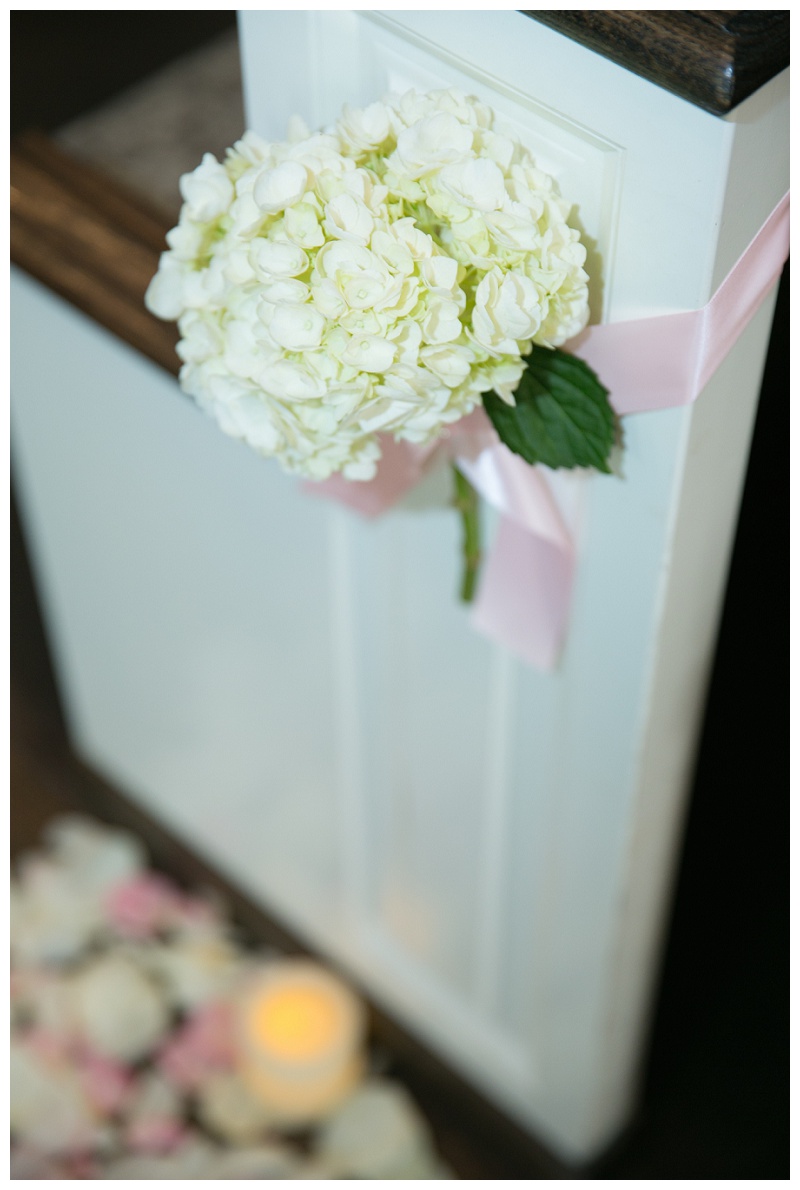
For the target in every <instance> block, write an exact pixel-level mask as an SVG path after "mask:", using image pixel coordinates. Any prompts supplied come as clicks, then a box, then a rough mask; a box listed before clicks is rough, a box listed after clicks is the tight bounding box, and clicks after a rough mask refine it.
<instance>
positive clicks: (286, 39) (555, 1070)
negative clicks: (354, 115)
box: [12, 10, 787, 1159]
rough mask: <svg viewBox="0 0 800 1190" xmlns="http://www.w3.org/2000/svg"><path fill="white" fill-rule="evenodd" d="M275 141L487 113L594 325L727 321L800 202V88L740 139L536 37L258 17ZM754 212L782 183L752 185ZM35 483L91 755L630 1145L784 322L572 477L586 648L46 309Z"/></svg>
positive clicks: (337, 19) (243, 880)
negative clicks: (497, 624)
mask: <svg viewBox="0 0 800 1190" xmlns="http://www.w3.org/2000/svg"><path fill="white" fill-rule="evenodd" d="M240 32H241V37H242V46H243V63H244V72H245V92H246V95H245V98H246V103H247V108H248V118H249V123H250V125H251V126H252V127H254V128H256V129H257V130H258V131H259V132H261V133H262V134H265V135H268V136H277V137H282V136H283V135H284V132H285V128H286V121H287V119H288V117H289V116H290V115H292V114H294V113H295V112H298V113H300V114H301V115H303V116H304V117H305V118H306V120H307V121H308V122H309V124H310V125H311V126H315V125H320V124H324V123H326V122H328V121H330V120H331V119H333V118H334V117H335V115H336V114H337V113H338V111H339V109H340V107H341V104H342V103H343V102H345V101H348V102H350V103H356V104H365V103H368V102H370V101H372V100H373V99H375V98H376V97H378V96H380V95H381V94H383V93H384V92H386V91H388V90H404V89H406V88H408V87H412V86H413V87H417V88H418V89H429V88H431V87H438V86H451V85H452V86H457V87H460V88H462V89H464V90H466V91H468V92H470V93H473V94H476V95H478V96H479V97H480V98H481V99H483V100H485V101H487V102H488V103H490V104H491V105H492V106H493V107H494V108H495V110H496V112H497V113H498V114H499V115H500V116H501V117H502V118H503V119H504V120H505V121H506V122H507V123H509V124H510V125H512V126H513V127H514V128H515V129H516V130H517V132H518V134H519V135H520V136H521V137H522V138H524V139H525V140H526V141H527V142H528V143H529V145H530V147H531V148H532V149H533V151H534V153H535V155H536V156H537V158H538V160H539V161H540V163H541V164H542V166H543V167H544V168H545V169H547V170H548V171H550V172H551V173H553V174H554V175H555V176H556V177H557V178H558V180H559V182H560V184H561V187H562V190H563V192H564V193H565V194H567V195H569V196H570V198H574V199H575V201H576V202H577V204H578V214H579V218H580V223H581V225H582V228H583V230H584V231H585V233H586V236H587V239H588V242H589V243H590V244H591V245H592V252H591V255H590V269H591V272H592V275H593V278H594V289H593V295H592V300H593V317H594V320H595V321H600V320H603V321H618V320H622V319H627V318H635V317H642V316H647V315H650V314H656V313H663V312H670V311H674V310H688V309H694V308H697V307H699V306H701V305H703V304H704V303H705V302H706V301H707V300H708V298H709V297H710V296H711V294H712V293H713V291H714V289H715V287H716V285H717V284H718V283H719V282H720V281H721V280H722V278H723V277H724V275H725V273H726V272H727V270H728V268H729V267H730V265H731V264H732V263H733V262H734V260H735V259H736V257H737V256H738V254H739V253H740V252H741V250H742V249H743V248H744V246H745V245H746V243H747V242H748V240H749V239H750V238H751V236H752V234H753V233H754V232H755V230H756V229H757V227H758V226H759V225H760V224H761V222H762V221H763V219H764V218H765V217H766V215H767V214H768V213H769V211H770V210H771V209H772V207H773V206H774V205H775V203H776V202H777V200H778V199H779V198H780V197H781V195H782V193H783V191H784V190H785V189H786V176H785V170H786V166H785V153H784V151H783V150H784V146H785V143H786V101H787V100H786V97H787V87H786V80H785V78H783V77H779V78H778V79H775V80H773V82H772V83H770V84H768V85H767V86H766V87H764V88H762V90H761V91H759V92H758V93H756V94H755V95H754V96H753V97H752V98H751V99H749V100H748V101H747V102H745V103H744V104H742V105H741V106H740V107H739V108H737V109H736V110H735V111H734V112H733V114H732V115H731V116H730V117H728V118H725V119H720V118H718V117H714V116H711V115H709V114H707V113H705V112H703V111H701V110H699V109H698V108H696V107H694V106H692V105H691V104H689V103H687V102H685V101H684V100H681V99H678V98H677V97H675V96H673V95H671V94H668V93H667V92H666V91H663V90H661V89H659V88H657V87H655V86H653V85H651V84H649V83H647V82H646V81H644V80H643V79H640V78H638V77H636V76H634V75H632V74H630V73H629V72H627V71H625V70H622V69H621V68H619V67H616V66H615V65H613V64H612V63H610V62H608V61H607V60H605V59H603V58H601V57H599V56H598V55H596V54H594V53H592V52H590V51H588V50H585V49H582V48H580V47H578V46H577V45H575V44H574V43H572V42H571V41H569V40H568V39H567V38H565V37H564V36H562V35H560V34H558V33H555V32H554V31H552V30H550V29H547V28H545V27H543V26H541V25H539V24H537V23H536V22H535V21H533V20H531V19H529V18H527V17H525V16H523V15H522V14H520V13H516V12H503V11H498V12H461V13H458V14H453V13H449V12H391V13H366V12H357V13H356V12H327V11H326V12H306V11H296V12H295V11H292V12H288V11H287V12H269V11H255V10H250V11H247V12H245V13H243V14H242V16H241V24H240ZM754 177H755V178H758V186H754V185H753V178H754ZM13 312H14V327H13V334H14V337H15V363H14V373H13V380H12V383H13V392H14V432H15V460H16V463H17V466H18V470H19V473H20V480H21V486H22V497H23V506H24V511H25V515H26V519H27V522H28V525H29V529H30V532H31V535H32V541H33V546H34V551H35V556H36V562H37V566H38V570H39V575H40V579H41V583H42V587H43V593H44V597H45V602H46V606H47V611H48V616H49V622H50V626H51V631H52V633H53V639H54V644H55V648H56V652H57V659H58V662H59V670H60V676H61V681H62V684H63V688H64V692H65V696H66V700H67V704H68V711H69V716H70V723H71V728H72V731H73V734H74V738H75V741H76V746H77V747H78V748H79V750H80V751H81V752H82V753H83V754H84V756H85V757H86V758H87V759H88V760H89V761H90V762H91V763H92V764H94V765H95V766H96V767H98V768H99V769H101V770H102V771H103V772H104V773H106V774H107V775H108V776H109V777H110V778H111V779H112V780H114V781H116V782H117V783H119V784H120V785H121V786H122V787H123V788H125V789H126V790H128V791H129V792H130V793H131V794H132V795H133V796H135V797H137V798H139V799H140V800H141V802H142V803H143V804H145V805H146V806H147V807H148V808H149V809H151V810H152V811H153V812H154V813H156V814H157V815H159V816H161V817H162V818H163V819H165V820H166V821H167V822H168V823H169V824H170V825H172V826H173V827H175V828H177V829H178V830H180V831H181V832H183V833H184V834H185V836H186V837H187V839H188V841H189V842H190V843H191V844H193V845H194V846H195V847H197V848H199V849H200V850H201V851H202V852H203V853H205V854H206V855H207V856H208V857H210V858H211V859H212V861H214V862H216V863H217V864H218V865H219V866H220V867H221V868H222V869H223V870H224V871H226V872H227V873H228V874H229V876H230V877H231V878H232V879H234V880H236V881H237V882H239V883H240V884H241V885H243V886H244V887H245V888H246V889H247V890H248V891H249V892H250V893H251V894H252V895H253V896H254V897H256V898H258V899H260V900H262V901H263V903H264V904H265V905H266V906H267V907H269V908H271V909H272V910H273V911H276V912H277V913H278V914H280V915H281V916H282V917H284V918H285V919H286V920H287V922H289V923H291V924H292V925H293V926H294V928H295V929H297V930H299V931H301V932H302V933H304V934H305V935H306V936H307V937H308V939H309V940H310V941H311V942H312V943H313V944H315V945H316V946H318V947H319V948H320V949H321V950H322V951H323V952H326V953H328V954H330V955H331V956H332V957H334V958H335V959H337V960H338V961H339V962H341V963H342V964H343V965H345V967H347V968H348V969H349V970H351V971H352V972H353V973H354V975H356V976H357V977H358V978H359V979H360V980H361V981H363V983H364V984H365V985H366V986H367V987H368V988H369V989H370V992H371V993H372V994H373V995H374V997H375V998H376V999H378V1000H380V1001H382V1002H383V1003H384V1004H385V1005H386V1007H387V1008H388V1009H390V1010H391V1011H393V1012H395V1013H396V1014H397V1015H398V1016H399V1017H401V1018H402V1019H403V1020H405V1021H406V1023H407V1024H408V1025H409V1026H410V1027H411V1028H413V1029H414V1030H415V1031H417V1032H418V1033H419V1035H420V1036H421V1037H422V1038H423V1039H424V1040H426V1041H427V1042H428V1043H429V1044H430V1045H431V1046H433V1047H434V1048H435V1049H436V1050H438V1051H439V1052H440V1053H441V1054H442V1055H443V1056H444V1057H445V1058H446V1059H447V1060H449V1061H450V1062H451V1063H452V1064H453V1065H454V1066H455V1067H457V1068H458V1069H460V1070H461V1071H462V1072H463V1073H465V1074H466V1075H467V1076H468V1077H469V1078H471V1079H472V1080H473V1081H474V1082H475V1084H476V1085H477V1086H478V1087H479V1088H480V1089H481V1090H483V1091H484V1093H486V1094H487V1095H489V1096H490V1097H491V1098H493V1099H494V1100H495V1101H496V1102H497V1103H498V1104H499V1105H500V1106H502V1107H503V1108H504V1109H505V1110H506V1111H508V1112H509V1113H510V1114H511V1115H513V1116H514V1117H515V1118H516V1119H517V1120H519V1121H520V1122H521V1123H522V1124H523V1125H524V1126H526V1127H527V1128H529V1129H531V1130H532V1131H534V1132H535V1133H536V1134H537V1135H538V1136H540V1137H541V1138H542V1139H543V1140H545V1141H546V1142H547V1143H549V1144H550V1145H552V1146H553V1147H554V1148H555V1149H556V1150H557V1151H559V1152H560V1153H562V1154H563V1155H564V1156H566V1157H568V1158H571V1159H583V1158H587V1157H591V1156H592V1155H594V1154H595V1153H596V1152H597V1151H598V1150H599V1149H600V1148H601V1147H602V1146H603V1145H604V1144H606V1143H607V1142H608V1141H609V1140H610V1139H612V1138H613V1135H614V1134H615V1132H616V1131H617V1130H618V1129H619V1128H620V1127H621V1126H622V1125H623V1124H624V1122H625V1120H626V1118H627V1115H628V1113H629V1111H630V1108H631V1104H632V1099H633V1096H634V1092H635V1074H636V1068H637V1063H638V1060H639V1057H640V1050H641V1040H642V1031H643V1027H644V1022H645V1019H646V1011H647V1006H648V1003H649V999H650V993H651V984H652V979H653V975H654V970H655V966H654V964H655V961H656V958H657V951H658V940H659V931H660V926H661V922H662V919H663V915H664V912H665V908H666V904H667V901H666V897H667V891H668V886H669V879H670V873H671V871H672V867H673V863H674V857H675V851H676V843H677V839H678V834H679V828H680V821H681V814H682V803H683V798H684V794H685V789H686V784H687V779H688V776H689V773H690V766H691V759H692V748H693V743H694V739H695V735H696V731H697V728H698V725H699V717H700V713H701V710H702V703H703V696H704V686H705V680H706V676H707V672H708V666H709V662H710V657H711V652H712V647H713V640H714V630H715V626H716V619H717V616H718V612H719V607H720V602H721V595H722V590H723V586H724V580H725V572H726V566H727V560H728V555H729V549H730V543H731V536H732V531H733V526H734V524H735V517H736V511H737V504H738V498H739V492H740V487H741V482H742V478H743V474H744V466H745V461H746V454H747V448H748V442H749V435H750V430H751V425H752V419H753V414H754V408H755V401H756V397H757V392H758V384H759V377H760V372H761V367H762V363H763V356H764V350H765V345H766V340H767V336H768V332H769V326H770V319H771V302H770V301H767V302H766V303H765V304H764V306H763V307H762V309H761V310H760V312H759V313H758V315H757V316H756V317H755V319H754V320H753V322H752V323H751V324H750V326H749V328H748V330H747V331H746V332H745V334H744V335H743V337H742V338H741V339H740V340H739V342H738V344H737V346H736V347H735V349H734V351H733V352H732V353H731V355H730V356H729V357H728V359H727V360H726V361H725V363H724V364H723V365H722V367H721V368H720V370H719V371H718V373H717V374H716V376H715V377H714V378H713V380H712V381H711V383H710V384H709V385H708V387H707V389H706V391H705V392H704V393H703V394H702V396H701V399H700V400H699V401H698V403H697V404H696V405H695V406H694V407H692V408H687V409H682V410H672V411H666V412H662V413H654V414H647V415H641V416H639V417H636V418H629V419H628V420H627V422H626V425H625V476H624V479H620V478H616V477H602V476H592V477H582V478H580V479H577V480H572V479H571V480H569V481H568V483H567V489H568V490H565V491H566V494H567V495H568V497H569V499H570V501H571V505H572V514H573V519H574V525H575V528H576V532H577V534H578V542H579V564H578V575H577V582H576V590H575V597H574V604H573V609H572V617H571V622H570V628H569V638H568V643H567V648H566V651H565V655H564V657H563V659H562V662H561V664H560V666H559V668H558V670H557V672H555V673H552V674H542V673H538V672H536V671H534V670H532V669H530V668H529V667H527V666H525V665H524V664H523V663H521V662H519V661H517V660H515V659H514V658H512V657H511V656H509V655H508V654H507V653H506V652H504V651H503V650H502V649H500V648H499V647H497V646H494V645H492V644H490V643H489V642H488V641H487V640H486V639H484V638H483V637H481V636H479V635H477V634H476V633H474V632H473V631H472V629H471V628H470V626H469V622H468V619H467V617H466V616H465V614H464V611H463V608H462V607H461V606H460V605H459V603H458V602H457V599H456V597H455V592H456V586H457V573H456V556H457V532H458V529H457V525H456V523H455V518H454V516H453V514H452V513H451V512H450V511H449V510H447V509H446V508H444V507H443V506H442V496H441V492H440V491H437V490H436V484H435V483H433V484H432V485H431V488H430V489H429V491H428V492H427V493H426V498H425V499H418V500H417V501H416V503H417V505H427V507H416V508H415V507H404V508H402V509H398V510H396V511H393V512H392V513H390V514H389V515H387V516H386V517H384V518H383V519H382V520H380V521H379V522H377V523H370V524H367V523H365V522H362V521H361V520H359V519H358V517H357V516H355V515H354V514H351V513H348V512H347V511H345V510H343V509H341V508H337V507H333V506H331V505H328V504H325V503H323V502H322V501H320V500H317V499H313V498H311V497H309V496H308V495H307V494H305V493H304V492H303V491H302V490H301V489H300V488H299V486H298V485H297V484H296V483H295V482H294V481H293V480H292V479H290V478H289V477H287V476H285V475H284V474H282V473H281V472H280V470H279V469H278V468H277V466H273V465H271V464H269V463H266V462H264V461H262V460H259V459H258V458H256V457H255V456H254V455H252V454H250V453H249V452H248V451H247V450H246V449H245V448H243V447H241V446H239V445H238V444H235V443H233V442H231V441H230V440H228V439H226V438H224V437H223V436H222V435H220V434H219V433H218V432H217V431H216V429H215V428H214V427H213V425H212V424H211V422H210V421H209V420H207V419H205V418H204V417H203V416H202V415H201V414H200V413H198V412H197V411H196V409H195V408H194V407H193V406H192V405H191V403H190V402H188V401H187V400H186V399H185V398H183V397H182V396H181V395H180V394H179V392H178V390H177V386H176V384H175V382H174V381H172V380H171V379H170V378H169V377H167V376H165V375H164V374H163V373H161V372H160V371H159V370H158V369H157V368H155V367H154V366H153V365H151V364H149V363H148V362H147V361H145V360H143V359H141V358H139V357H137V356H136V354H135V353H134V352H132V351H130V350H129V349H128V348H126V347H124V346H123V345H121V344H120V343H118V342H117V341H116V340H114V339H113V338H112V337H111V336H110V335H108V334H107V333H106V332H104V331H102V330H100V329H99V328H97V327H96V326H95V325H93V324H92V323H91V322H90V321H89V320H87V319H85V318H84V317H83V316H82V315H80V314H78V313H76V312H75V311H73V310H72V309H70V308H68V307H67V306H65V305H64V304H63V303H61V302H60V301H59V300H58V299H56V298H54V297H53V296H52V295H50V294H48V293H46V292H45V291H44V290H42V289H41V288H40V287H39V286H38V285H36V284H35V283H34V282H32V281H30V280H28V279H27V278H25V277H23V276H16V277H15V279H14V306H13Z"/></svg>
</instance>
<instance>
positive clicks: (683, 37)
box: [525, 9, 789, 116]
mask: <svg viewBox="0 0 800 1190" xmlns="http://www.w3.org/2000/svg"><path fill="white" fill-rule="evenodd" d="M525 16H529V17H532V18H533V19H534V20H536V21H541V23H542V24H544V25H549V26H550V27H551V28H553V29H557V30H558V31H559V33H564V34H566V36H567V37H571V38H572V39H573V41H579V42H580V43H581V45H585V46H588V47H589V49H592V50H596V51H597V53H598V54H602V55H603V56H604V57H606V58H610V59H611V60H612V62H617V63H618V64H619V65H620V66H624V67H625V68H626V69H627V70H632V71H633V72H634V74H640V75H642V77H643V78H646V79H649V80H650V82H652V83H657V84H658V86H660V87H665V88H666V89H667V90H668V91H673V92H674V93H675V94H676V95H680V96H681V98H683V99H688V100H689V102H690V103H694V104H696V105H697V106H698V107H702V108H704V109H705V110H706V111H709V112H713V113H714V114H715V115H719V116H721V115H724V114H725V113H726V112H729V111H731V109H732V108H734V107H735V106H736V105H737V104H738V103H741V102H742V100H743V99H746V98H747V97H748V95H752V93H753V92H754V91H756V90H758V88H759V87H761V86H763V84H764V83H766V82H768V81H769V80H770V79H771V78H773V77H774V75H776V74H778V73H779V71H781V70H783V69H784V67H786V66H788V65H789V11H788V9H766V10H765V9H761V10H757V11H756V10H749V11H734V10H731V9H718V10H703V11H699V10H695V11H690V12H679V11H676V10H668V11H652V10H647V11H644V12H640V11H628V10H626V9H613V10H608V11H596V10H594V9H580V10H572V11H567V12H563V11H559V10H557V9H537V10H535V11H526V12H525Z"/></svg>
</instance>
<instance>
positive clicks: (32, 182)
mask: <svg viewBox="0 0 800 1190" xmlns="http://www.w3.org/2000/svg"><path fill="white" fill-rule="evenodd" d="M10 173H11V260H12V262H13V263H14V264H16V265H19V267H20V268H22V269H24V270H25V271H26V272H27V273H30V275H31V276H32V277H35V278H36V280H37V281H41V282H42V284H43V285H46V286H47V287H48V288H49V289H52V290H54V292H55V293H58V294H59V295H60V296H61V297H63V298H66V300H67V301H68V302H71V303H72V304H73V305H74V306H77V307H78V309H80V310H83V312H84V313H85V314H88V315H89V316H90V317H91V318H94V319H95V321H97V322H99V323H100V324H101V325H102V326H104V327H106V328H107V329H108V330H110V331H113V332H114V334H116V335H118V336H119V337H120V338H121V339H124V340H125V342H126V343H129V344H130V345H131V346H132V347H134V348H136V350H137V351H141V352H142V353H143V354H144V355H146V356H148V358H149V359H152V360H154V361H155V363H157V364H160V365H161V366H162V367H163V368H166V369H167V371H169V372H172V373H173V374H175V375H177V372H178V368H179V366H180V361H179V359H178V357H177V355H176V354H175V344H176V343H177V341H178V333H177V329H176V327H175V326H174V325H173V324H172V323H165V322H161V321H160V320H159V319H157V318H154V317H153V315H152V314H150V313H149V312H148V311H147V310H146V309H145V306H144V293H145V290H146V289H147V286H148V284H149V282H150V278H151V277H152V276H153V274H154V273H155V271H156V268H157V266H158V258H159V255H160V253H161V252H162V251H163V250H164V249H165V248H166V243H165V240H164V237H165V235H166V233H167V231H168V221H167V219H166V218H165V217H164V216H163V215H161V214H160V213H159V212H156V211H152V210H149V209H148V207H147V204H146V203H145V202H144V201H143V200H140V199H139V198H134V197H133V196H131V195H130V194H128V193H127V192H126V191H125V190H124V189H123V188H122V187H120V186H119V185H117V184H116V183H115V182H113V181H111V180H110V179H109V178H107V177H105V175H103V174H100V173H97V172H96V171H94V170H92V169H90V168H89V167H87V166H84V165H83V164H81V163H78V162H76V161H75V160H74V159H72V158H71V157H69V156H68V155H67V154H65V153H62V152H61V150H59V149H58V148H57V147H56V146H55V145H54V144H53V143H52V141H50V140H49V139H48V138H47V137H46V136H44V135H42V134H40V133H35V132H32V133H25V134H24V135H23V136H21V137H19V138H17V139H16V140H15V141H14V142H13V143H12V148H11V170H10Z"/></svg>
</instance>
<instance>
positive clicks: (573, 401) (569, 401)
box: [483, 346, 616, 472]
mask: <svg viewBox="0 0 800 1190" xmlns="http://www.w3.org/2000/svg"><path fill="white" fill-rule="evenodd" d="M525 365H526V366H525V371H524V372H523V373H522V379H521V380H520V382H519V385H518V386H517V389H516V392H515V393H514V399H515V400H516V405H507V404H506V403H505V401H503V400H501V398H500V397H498V396H497V394H496V393H484V396H483V404H484V407H485V409H486V412H487V413H488V415H489V418H490V419H491V422H492V425H493V426H494V428H495V429H496V430H497V433H498V434H499V435H500V439H501V441H503V442H504V443H505V444H506V446H507V447H508V449H509V450H513V451H514V453H515V454H518V455H522V457H523V459H525V461H526V462H527V463H544V464H545V465H546V466H548V467H595V468H596V469H597V470H598V471H604V472H609V471H610V470H611V468H610V466H609V462H608V458H609V454H610V453H611V448H612V447H613V445H614V440H615V436H616V419H615V416H614V411H613V409H612V408H611V406H610V405H609V403H608V390H607V389H605V388H604V387H603V385H602V384H601V383H600V381H599V380H598V379H597V376H595V374H594V372H593V371H592V369H591V368H590V367H589V366H588V365H587V364H585V363H584V362H583V360H580V359H578V358H577V357H576V356H574V355H568V354H567V353H566V352H565V351H559V350H558V348H555V349H553V348H549V347H537V346H534V348H533V350H532V351H531V353H530V355H528V356H527V357H526V360H525Z"/></svg>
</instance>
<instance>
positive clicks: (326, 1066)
mask: <svg viewBox="0 0 800 1190" xmlns="http://www.w3.org/2000/svg"><path fill="white" fill-rule="evenodd" d="M364 1028H365V1017H364V1009H363V1006H362V1004H361V1002H360V1001H359V1000H358V998H357V997H356V996H355V995H354V994H353V993H352V992H351V991H350V989H349V988H348V987H347V986H346V985H345V984H343V983H342V982H341V981H340V980H338V979H336V978H335V976H333V975H332V974H331V973H330V972H329V971H326V970H325V969H324V968H322V967H318V966H317V965H316V964H315V963H311V962H309V961H307V960H304V959H286V960H282V961H276V962H275V963H271V964H269V965H267V966H265V967H264V968H263V969H262V970H261V971H260V972H259V974H258V975H257V976H256V977H255V978H254V979H253V980H252V982H251V983H250V984H249V986H248V988H247V990H246V992H245V994H244V995H243V997H242V1001H241V1008H240V1015H239V1038H240V1067H241V1074H242V1077H243V1078H244V1079H245V1081H246V1082H247V1084H248V1086H249V1087H250V1088H251V1090H252V1091H253V1092H254V1093H255V1094H257V1095H258V1096H259V1098H260V1099H261V1100H262V1101H263V1102H264V1103H265V1104H267V1106H268V1107H269V1108H270V1109H271V1111H273V1112H274V1113H275V1117H276V1120H277V1121H281V1122H283V1123H285V1124H297V1125H298V1126H300V1125H302V1124H305V1123H310V1122H311V1121H313V1120H315V1119H318V1118H319V1117H320V1116H322V1115H324V1114H326V1113H327V1112H328V1111H330V1110H331V1109H332V1108H334V1107H335V1106H336V1105H337V1104H338V1103H339V1102H340V1101H341V1100H342V1099H344V1098H345V1097H346V1096H347V1095H348V1094H349V1092H350V1091H351V1090H352V1089H353V1087H354V1086H355V1085H356V1083H357V1082H358V1081H359V1079H360V1078H361V1077H362V1075H363V1071H364V1057H363V1041H364Z"/></svg>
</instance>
